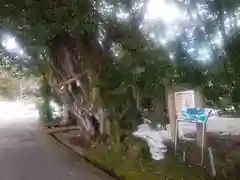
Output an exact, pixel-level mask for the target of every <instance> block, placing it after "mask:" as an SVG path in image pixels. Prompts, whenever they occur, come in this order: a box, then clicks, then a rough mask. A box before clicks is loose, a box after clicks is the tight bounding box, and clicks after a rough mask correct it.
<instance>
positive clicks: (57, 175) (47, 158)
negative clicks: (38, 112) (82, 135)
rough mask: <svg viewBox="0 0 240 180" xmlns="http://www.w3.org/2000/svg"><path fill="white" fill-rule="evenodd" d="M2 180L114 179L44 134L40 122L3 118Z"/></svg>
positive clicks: (0, 123) (0, 132)
mask: <svg viewBox="0 0 240 180" xmlns="http://www.w3.org/2000/svg"><path fill="white" fill-rule="evenodd" d="M0 180H113V179H112V178H111V177H109V176H108V175H107V174H105V173H103V172H102V171H100V170H99V169H96V168H94V167H93V166H92V165H90V164H88V163H87V162H85V161H84V160H83V159H81V158H79V157H77V156H76V155H74V154H72V153H71V152H70V151H68V150H67V149H64V148H62V147H59V145H57V143H55V141H53V140H51V139H49V138H48V137H47V136H46V135H43V133H41V131H40V130H39V126H38V123H37V121H34V120H30V119H29V120H27V119H15V120H14V121H13V120H10V119H8V120H2V121H1V120H0Z"/></svg>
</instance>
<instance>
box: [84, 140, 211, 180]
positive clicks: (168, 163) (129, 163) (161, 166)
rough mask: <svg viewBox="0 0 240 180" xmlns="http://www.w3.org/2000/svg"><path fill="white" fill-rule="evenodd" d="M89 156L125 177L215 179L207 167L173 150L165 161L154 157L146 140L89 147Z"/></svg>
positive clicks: (136, 179)
mask: <svg viewBox="0 0 240 180" xmlns="http://www.w3.org/2000/svg"><path fill="white" fill-rule="evenodd" d="M86 156H87V158H88V159H89V160H90V161H92V162H95V163H97V164H100V165H101V166H103V167H104V168H106V169H108V170H110V171H113V172H114V173H115V174H116V175H117V176H119V177H120V178H119V179H124V180H146V179H149V180H150V179H151V180H161V179H163V180H168V179H169V180H170V179H172V180H200V179H208V180H210V179H212V178H211V177H210V176H209V174H208V173H206V169H204V168H202V167H200V166H188V165H186V164H182V163H180V161H179V160H178V159H177V158H176V156H174V155H173V153H172V152H171V150H170V151H169V152H168V153H167V154H166V158H165V159H164V160H162V161H153V160H152V159H151V156H150V154H149V149H148V147H147V145H146V143H144V142H142V141H139V140H137V139H135V138H132V137H131V138H129V139H128V141H127V142H124V143H122V144H121V145H120V146H119V148H118V149H116V148H113V147H111V145H106V144H99V145H98V146H95V147H93V148H90V149H89V150H88V153H87V154H86Z"/></svg>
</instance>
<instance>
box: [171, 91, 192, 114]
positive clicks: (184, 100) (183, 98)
mask: <svg viewBox="0 0 240 180" xmlns="http://www.w3.org/2000/svg"><path fill="white" fill-rule="evenodd" d="M174 96H175V108H176V115H177V116H179V115H180V114H181V110H182V108H183V107H185V108H194V107H195V101H194V91H181V92H176V93H175V94H174Z"/></svg>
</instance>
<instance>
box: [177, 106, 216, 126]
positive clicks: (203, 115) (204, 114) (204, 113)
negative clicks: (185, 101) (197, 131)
mask: <svg viewBox="0 0 240 180" xmlns="http://www.w3.org/2000/svg"><path fill="white" fill-rule="evenodd" d="M210 113H211V109H209V108H183V109H182V111H181V115H180V117H179V118H178V120H179V121H184V122H189V123H207V121H208V118H209V115H210Z"/></svg>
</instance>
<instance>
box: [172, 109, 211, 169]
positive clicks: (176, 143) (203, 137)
mask: <svg viewBox="0 0 240 180" xmlns="http://www.w3.org/2000/svg"><path fill="white" fill-rule="evenodd" d="M210 114H211V111H209V112H208V114H207V116H206V119H205V120H204V121H199V120H198V119H195V118H192V119H184V118H178V119H176V124H175V130H174V135H175V137H174V150H175V153H176V152H177V145H178V130H179V122H187V123H194V124H201V125H202V141H201V165H203V161H204V146H205V131H206V123H207V121H208V117H209V115H210Z"/></svg>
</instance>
